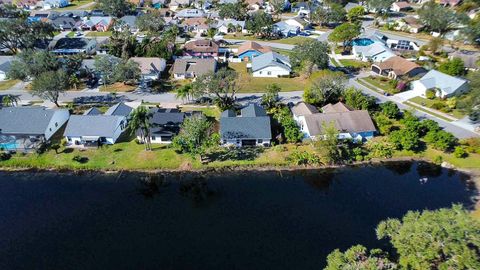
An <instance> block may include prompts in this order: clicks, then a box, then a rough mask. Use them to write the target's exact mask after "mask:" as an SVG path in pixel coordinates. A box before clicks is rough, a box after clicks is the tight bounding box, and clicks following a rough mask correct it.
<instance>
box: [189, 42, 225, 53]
mask: <svg viewBox="0 0 480 270" xmlns="http://www.w3.org/2000/svg"><path fill="white" fill-rule="evenodd" d="M219 47H220V46H219V45H218V44H217V43H216V42H215V41H212V40H208V39H202V40H195V41H190V42H188V43H187V44H185V49H186V50H188V51H192V52H197V53H218V49H219Z"/></svg>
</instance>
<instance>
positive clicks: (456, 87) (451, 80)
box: [411, 70, 468, 98]
mask: <svg viewBox="0 0 480 270" xmlns="http://www.w3.org/2000/svg"><path fill="white" fill-rule="evenodd" d="M411 88H412V91H415V92H417V93H418V95H421V96H425V94H426V91H427V90H434V91H435V94H436V96H437V97H441V98H448V97H451V96H455V95H459V94H462V93H465V92H467V91H468V81H467V80H464V79H461V78H458V77H454V76H450V75H448V74H445V73H442V72H440V71H436V70H430V71H429V72H428V73H427V74H425V75H424V76H423V77H422V78H420V79H419V80H416V81H413V82H412V84H411Z"/></svg>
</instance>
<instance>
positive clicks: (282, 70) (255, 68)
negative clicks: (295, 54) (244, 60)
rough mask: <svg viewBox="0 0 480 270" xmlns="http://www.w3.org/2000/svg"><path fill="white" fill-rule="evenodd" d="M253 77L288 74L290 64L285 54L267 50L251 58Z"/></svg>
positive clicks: (290, 67) (290, 69)
mask: <svg viewBox="0 0 480 270" xmlns="http://www.w3.org/2000/svg"><path fill="white" fill-rule="evenodd" d="M251 69H252V74H253V77H280V76H289V75H290V73H291V72H292V65H291V64H290V60H289V59H288V57H287V56H283V55H281V54H279V53H276V52H267V53H264V54H262V55H259V56H257V57H254V58H252V67H251Z"/></svg>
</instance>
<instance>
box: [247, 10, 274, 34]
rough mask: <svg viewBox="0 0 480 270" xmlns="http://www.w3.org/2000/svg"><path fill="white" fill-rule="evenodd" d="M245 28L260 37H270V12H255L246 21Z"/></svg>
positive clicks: (271, 20)
mask: <svg viewBox="0 0 480 270" xmlns="http://www.w3.org/2000/svg"><path fill="white" fill-rule="evenodd" d="M245 27H246V28H247V30H248V31H249V32H250V33H252V34H254V35H256V36H259V37H261V38H272V37H273V35H274V33H273V19H272V16H270V14H267V13H265V12H263V11H259V12H255V13H254V14H253V15H252V16H251V17H250V18H249V19H248V20H247V22H246V25H245Z"/></svg>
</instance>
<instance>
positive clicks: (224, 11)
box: [218, 1, 247, 20]
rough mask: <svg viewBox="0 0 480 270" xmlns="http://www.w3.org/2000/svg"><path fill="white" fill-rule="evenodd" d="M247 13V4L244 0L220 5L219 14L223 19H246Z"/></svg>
mask: <svg viewBox="0 0 480 270" xmlns="http://www.w3.org/2000/svg"><path fill="white" fill-rule="evenodd" d="M246 14H247V5H246V4H245V2H243V1H237V2H235V3H226V4H222V5H220V8H219V11H218V16H220V18H222V19H235V20H244V19H245V18H246Z"/></svg>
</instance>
